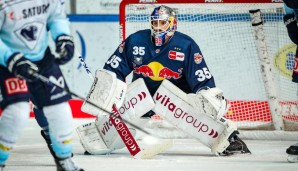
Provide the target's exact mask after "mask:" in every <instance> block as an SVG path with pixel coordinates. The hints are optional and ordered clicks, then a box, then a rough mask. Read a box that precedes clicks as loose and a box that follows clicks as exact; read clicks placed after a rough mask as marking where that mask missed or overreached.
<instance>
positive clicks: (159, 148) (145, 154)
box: [75, 49, 173, 159]
mask: <svg viewBox="0 0 298 171" xmlns="http://www.w3.org/2000/svg"><path fill="white" fill-rule="evenodd" d="M75 53H76V55H77V56H78V58H79V60H80V63H81V65H82V66H83V67H84V69H85V71H86V73H87V74H88V76H89V77H90V79H91V80H92V81H93V80H94V76H93V75H92V73H91V71H90V70H89V67H88V66H87V64H86V62H85V61H84V59H83V58H82V56H81V55H80V53H79V52H78V50H77V49H76V50H75ZM88 103H89V102H88ZM105 111H106V110H105ZM112 112H113V115H110V120H111V122H112V124H113V125H114V126H115V128H116V130H117V132H118V134H119V135H120V137H121V139H122V141H123V142H124V144H125V146H126V147H127V149H128V150H129V152H130V154H131V155H132V156H136V155H137V158H141V159H146V158H152V157H153V156H155V155H157V154H159V153H161V152H163V151H165V150H167V149H169V148H171V147H172V145H173V140H169V141H165V142H164V143H162V144H157V145H155V146H154V147H151V148H147V149H142V150H141V149H140V147H139V145H138V144H137V142H136V140H135V139H134V137H133V136H132V134H131V132H130V130H129V129H128V127H127V125H126V124H125V123H124V122H122V121H125V120H123V119H122V118H121V116H120V114H119V111H118V109H117V107H116V105H115V104H114V105H113V109H112ZM108 113H110V112H108ZM115 116H116V117H115ZM126 123H128V124H130V125H132V126H133V127H135V128H137V129H139V130H141V131H142V132H144V133H146V134H148V135H151V134H150V133H149V132H147V131H146V130H144V129H142V128H140V127H139V126H137V125H135V124H131V122H126ZM119 125H121V126H123V129H119ZM123 131H125V132H127V135H128V136H129V138H130V140H131V142H129V141H128V139H127V137H125V135H123ZM134 150H137V151H134Z"/></svg>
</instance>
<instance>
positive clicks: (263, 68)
mask: <svg viewBox="0 0 298 171" xmlns="http://www.w3.org/2000/svg"><path fill="white" fill-rule="evenodd" d="M161 4H164V5H167V6H170V7H172V8H173V9H174V10H175V12H176V14H177V20H178V21H177V23H178V25H177V31H180V32H183V33H185V34H187V35H189V36H190V37H191V38H193V39H194V40H195V41H196V43H197V44H198V45H199V47H200V49H201V51H202V53H203V56H204V58H205V60H206V62H207V65H208V67H209V69H210V71H211V73H212V74H213V76H214V77H215V82H216V85H217V87H219V88H221V89H222V90H223V92H224V94H225V96H226V98H227V99H228V100H229V103H230V104H231V108H230V110H229V111H228V112H227V114H226V115H225V117H226V118H229V119H231V120H233V121H234V122H236V123H237V125H238V128H239V129H242V130H276V131H282V132H283V133H285V132H289V131H292V132H295V133H297V132H296V131H298V84H297V83H293V82H292V81H291V74H292V70H293V67H294V60H295V50H296V45H295V44H293V43H292V42H291V40H290V39H289V37H288V34H287V30H286V27H285V26H284V24H283V15H284V11H283V3H282V0H158V1H156V0H123V1H122V2H121V3H120V19H119V20H120V41H123V40H124V39H125V38H127V37H128V36H129V35H130V34H132V33H134V32H136V31H138V30H142V29H149V28H150V23H149V16H150V13H151V12H152V10H153V8H154V7H156V6H158V5H161ZM296 135H297V134H296Z"/></svg>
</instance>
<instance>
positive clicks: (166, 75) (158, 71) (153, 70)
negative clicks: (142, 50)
mask: <svg viewBox="0 0 298 171" xmlns="http://www.w3.org/2000/svg"><path fill="white" fill-rule="evenodd" d="M133 65H134V73H135V74H139V75H140V74H142V76H143V77H149V78H151V79H152V80H154V81H162V80H164V79H171V78H173V79H179V78H181V77H182V68H180V69H178V71H177V72H176V71H173V70H172V69H170V68H168V67H164V66H163V65H162V64H161V63H159V62H151V63H149V64H148V65H141V66H139V67H136V65H135V64H133Z"/></svg>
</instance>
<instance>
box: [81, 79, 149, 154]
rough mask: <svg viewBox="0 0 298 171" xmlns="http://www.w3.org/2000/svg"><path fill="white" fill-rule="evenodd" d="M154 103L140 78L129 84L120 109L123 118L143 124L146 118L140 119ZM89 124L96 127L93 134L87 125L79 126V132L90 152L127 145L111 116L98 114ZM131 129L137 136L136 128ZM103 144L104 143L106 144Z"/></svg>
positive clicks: (94, 152) (83, 143)
mask: <svg viewBox="0 0 298 171" xmlns="http://www.w3.org/2000/svg"><path fill="white" fill-rule="evenodd" d="M154 105H155V104H154V101H153V99H152V97H151V95H150V93H149V91H148V89H147V87H146V85H145V82H144V80H143V79H142V78H140V79H138V80H136V81H134V82H133V83H131V84H129V85H128V87H127V94H126V95H125V100H124V103H123V104H122V106H121V107H119V108H118V111H119V113H120V114H121V117H122V118H124V119H126V120H128V121H130V122H132V123H133V124H136V125H141V124H143V123H144V120H143V119H140V117H141V116H143V115H144V114H146V113H147V112H149V111H150V110H152V109H153V108H154ZM89 124H90V125H91V126H92V130H93V129H94V130H93V131H92V134H88V133H87V132H86V131H89V132H91V131H90V129H91V128H90V127H91V126H89V129H86V126H85V127H84V129H83V128H82V127H83V126H84V125H81V126H79V127H78V128H77V133H78V134H79V137H80V139H81V143H82V145H83V147H84V149H85V150H86V151H88V152H89V153H91V154H106V153H110V152H112V151H114V150H116V149H121V148H123V147H125V145H124V143H123V141H122V140H121V137H120V136H119V134H118V132H117V130H116V128H115V127H114V125H113V124H112V122H111V121H110V120H109V116H98V118H97V119H96V121H95V123H94V122H92V123H89ZM85 125H86V124H85ZM87 125H88V124H87ZM129 129H130V131H131V133H132V134H133V136H135V134H136V131H135V129H133V128H129ZM94 137H96V138H94ZM99 139H100V140H99ZM90 140H93V141H90ZM102 144H104V146H103V145H102Z"/></svg>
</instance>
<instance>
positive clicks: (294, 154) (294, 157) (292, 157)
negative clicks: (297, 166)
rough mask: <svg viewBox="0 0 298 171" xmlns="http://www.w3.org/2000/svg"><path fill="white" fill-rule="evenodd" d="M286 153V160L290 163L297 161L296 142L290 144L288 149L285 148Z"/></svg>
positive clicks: (297, 147)
mask: <svg viewBox="0 0 298 171" xmlns="http://www.w3.org/2000/svg"><path fill="white" fill-rule="evenodd" d="M286 152H287V154H289V156H288V158H287V159H288V162H290V163H298V143H297V144H294V145H291V146H290V147H289V148H288V149H287V151H286Z"/></svg>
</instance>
